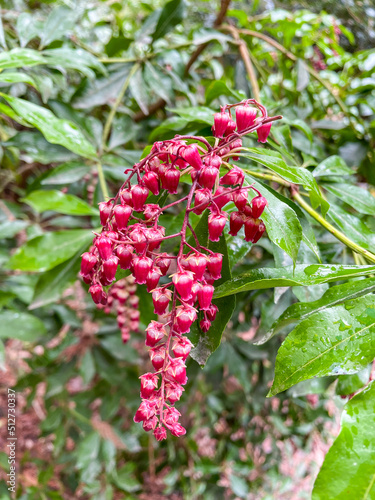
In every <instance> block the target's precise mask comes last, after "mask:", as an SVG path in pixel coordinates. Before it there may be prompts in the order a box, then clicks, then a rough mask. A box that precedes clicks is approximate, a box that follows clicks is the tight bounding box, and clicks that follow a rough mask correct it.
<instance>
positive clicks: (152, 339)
mask: <svg viewBox="0 0 375 500" xmlns="http://www.w3.org/2000/svg"><path fill="white" fill-rule="evenodd" d="M146 332H147V334H146V341H145V344H146V345H147V346H148V347H154V346H155V345H156V344H157V343H158V342H159V341H160V340H161V339H163V338H164V336H165V335H167V332H166V330H165V327H164V325H163V324H162V323H159V322H158V321H151V323H150V324H149V325H148V327H147V328H146Z"/></svg>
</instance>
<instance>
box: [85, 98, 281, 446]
mask: <svg viewBox="0 0 375 500" xmlns="http://www.w3.org/2000/svg"><path fill="white" fill-rule="evenodd" d="M251 105H253V106H255V107H253V106H251ZM232 108H236V121H234V120H233V119H232V116H231V109H232ZM258 110H259V111H260V112H261V116H257V115H258ZM279 118H280V117H272V118H269V117H268V116H267V112H266V110H265V108H264V107H263V106H262V105H261V104H259V103H257V102H256V101H254V100H252V99H251V100H248V101H245V102H244V103H238V104H236V105H227V106H225V107H224V108H223V109H222V110H221V112H220V113H217V114H216V115H215V116H214V126H213V135H214V137H215V138H216V139H215V143H214V145H211V143H210V142H209V141H207V140H206V139H205V138H203V137H196V136H177V137H175V138H174V139H171V140H167V141H163V142H156V143H155V144H154V145H153V147H152V149H151V152H150V153H149V155H147V156H146V157H145V158H144V159H143V160H141V161H140V162H139V163H137V164H136V165H134V167H133V168H132V169H129V170H127V171H125V173H128V174H129V175H128V178H127V180H126V181H125V183H124V184H123V185H122V187H121V189H120V190H119V192H118V193H117V195H116V197H115V198H112V199H110V200H108V201H107V202H103V203H100V205H99V210H100V220H101V224H102V226H103V230H102V232H101V233H100V234H96V236H95V239H94V246H93V248H92V249H91V251H90V252H87V253H85V254H84V255H83V256H82V266H81V275H82V277H83V279H84V281H85V282H86V283H88V284H90V285H91V286H90V288H89V292H90V294H91V296H92V299H93V301H94V302H95V303H96V304H102V305H104V307H108V306H106V304H108V300H111V298H112V300H113V299H116V300H117V302H118V303H119V307H123V304H122V303H121V300H122V299H121V297H122V295H121V294H122V292H121V290H122V289H121V287H120V289H118V290H117V291H116V294H115V295H113V292H111V291H110V292H109V295H108V293H107V292H106V291H105V289H104V287H106V286H108V285H111V284H112V283H113V282H114V280H115V276H116V272H117V269H118V267H120V268H121V269H124V270H129V271H130V273H131V275H132V276H133V277H134V282H135V283H137V284H140V285H142V284H145V285H146V286H147V290H148V292H150V293H152V301H153V306H154V313H155V314H156V315H157V316H158V321H151V323H150V324H149V325H148V327H147V328H146V341H145V343H146V346H147V347H149V348H150V349H149V355H150V361H151V365H152V367H153V371H149V372H148V373H145V374H144V375H142V376H141V377H140V378H141V398H142V402H141V405H140V407H139V408H138V410H137V412H136V414H135V417H134V420H135V422H142V424H143V428H144V429H145V430H146V431H153V432H154V435H155V437H156V439H157V440H163V439H165V438H166V436H167V429H168V430H169V431H170V432H171V434H173V435H174V436H181V435H183V434H185V432H186V430H185V428H184V427H183V426H182V425H181V424H180V423H179V418H180V416H181V415H180V413H179V411H178V410H177V409H176V408H175V406H174V405H175V403H176V402H177V401H178V400H179V399H180V398H181V395H182V392H183V391H184V389H183V386H184V385H185V384H186V382H187V376H186V359H187V357H188V355H189V353H190V350H191V349H192V347H193V346H192V343H191V341H190V340H189V339H188V338H187V336H186V335H187V334H189V332H190V328H191V326H192V324H193V323H194V322H195V321H196V320H197V319H198V316H200V320H199V326H200V329H201V331H202V332H207V331H208V330H209V329H210V327H211V323H212V322H213V321H214V320H215V317H216V314H217V312H218V308H217V306H216V305H215V304H213V303H212V298H213V294H214V286H213V284H214V282H215V281H216V280H218V279H219V278H220V277H221V268H222V261H223V256H222V255H221V254H219V253H214V252H213V251H212V250H210V249H208V248H205V247H203V246H202V245H201V243H200V242H199V239H198V237H197V235H196V234H195V231H194V229H193V227H192V226H191V224H190V221H189V215H190V213H191V212H194V213H195V214H197V215H200V214H202V213H203V211H204V210H206V209H208V210H209V215H208V234H209V239H210V240H211V241H219V239H220V237H221V235H222V233H223V231H224V228H225V225H226V222H227V220H228V214H227V213H226V212H225V211H224V210H223V208H224V207H225V206H226V205H227V204H228V203H229V202H233V203H234V204H235V206H236V208H237V210H238V211H235V212H232V213H231V215H230V234H232V235H236V234H237V233H238V231H239V230H240V228H241V227H242V226H244V230H245V240H246V241H249V242H253V243H255V242H256V241H258V240H259V238H260V237H261V236H262V234H263V233H264V231H265V226H264V224H263V222H262V221H261V220H260V219H259V217H260V216H261V214H262V212H263V210H264V208H265V207H266V205H267V201H266V200H265V198H264V197H263V196H262V195H261V194H260V193H259V192H258V191H256V190H255V189H254V188H253V187H252V186H244V178H245V176H244V172H243V171H242V169H240V168H239V167H238V166H233V165H230V164H229V163H228V161H229V159H230V158H236V155H238V152H239V151H240V149H241V146H242V140H241V137H242V136H243V135H245V134H248V133H250V132H253V131H256V132H257V134H258V140H259V141H260V142H265V141H266V140H267V137H268V134H269V132H270V128H271V124H272V121H274V120H277V119H279ZM224 168H225V169H226V170H229V171H228V172H227V173H225V172H224V173H223V169H224ZM184 174H189V175H190V177H191V184H190V185H185V188H186V187H188V192H187V194H186V195H184V194H181V195H178V193H183V191H182V188H181V187H180V178H181V176H182V175H184ZM249 189H253V190H255V191H256V192H257V196H256V197H255V198H254V199H253V200H252V201H251V203H249V201H248V190H249ZM161 190H166V191H167V192H168V193H170V194H172V195H176V194H177V195H178V196H177V197H176V196H175V198H177V199H175V200H174V201H172V202H171V203H169V204H168V205H164V206H160V205H159V204H158V203H151V202H149V203H147V201H148V197H149V196H150V194H152V195H154V198H155V197H157V196H158V195H159V193H160V191H161ZM185 192H186V191H185ZM154 201H155V200H154ZM185 203H186V205H184V209H183V210H184V219H183V222H182V227H181V230H180V231H179V232H178V233H175V234H171V235H166V234H165V228H164V227H163V225H162V222H161V221H162V214H163V212H164V211H167V210H168V209H170V208H171V207H174V206H176V205H178V204H181V205H182V204H185ZM188 234H191V235H192V237H193V239H194V241H195V246H192V245H191V244H190V243H189V242H188ZM171 238H178V239H179V250H178V252H177V254H176V255H172V254H168V253H165V252H161V250H160V246H161V244H162V242H163V241H165V240H167V239H171ZM171 262H173V265H172V266H171ZM172 267H173V274H171V275H170V277H171V278H172V279H171V280H167V275H168V271H169V269H170V268H172ZM114 286H116V285H114ZM110 290H111V289H110ZM112 290H113V287H112ZM115 290H116V289H115ZM119 297H120V299H119ZM130 299H132V297H130ZM136 313H137V318H139V315H138V311H136ZM121 317H122V309H121V312H120V314H119V316H118V319H119V318H121ZM134 317H135V316H134ZM120 323H122V320H121V322H119V326H120V328H124V325H121V324H120ZM128 333H129V332H127V330H126V331H123V337H124V336H125V338H126V339H127V335H128Z"/></svg>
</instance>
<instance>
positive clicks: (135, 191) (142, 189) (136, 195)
mask: <svg viewBox="0 0 375 500" xmlns="http://www.w3.org/2000/svg"><path fill="white" fill-rule="evenodd" d="M131 195H132V200H133V207H134V210H135V211H136V212H141V211H142V210H143V207H144V204H145V201H146V200H147V196H148V189H147V188H146V186H140V185H139V184H136V185H134V186H133V187H132V189H131Z"/></svg>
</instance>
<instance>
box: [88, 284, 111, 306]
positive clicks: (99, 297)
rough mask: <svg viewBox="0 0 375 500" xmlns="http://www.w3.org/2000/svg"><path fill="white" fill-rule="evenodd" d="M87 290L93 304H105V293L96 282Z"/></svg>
mask: <svg viewBox="0 0 375 500" xmlns="http://www.w3.org/2000/svg"><path fill="white" fill-rule="evenodd" d="M89 292H90V294H91V298H92V300H93V301H94V302H95V304H103V305H105V304H106V303H107V294H106V293H105V292H104V290H103V287H102V286H101V285H99V284H98V283H97V284H96V285H91V286H90V288H89Z"/></svg>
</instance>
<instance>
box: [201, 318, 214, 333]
mask: <svg viewBox="0 0 375 500" xmlns="http://www.w3.org/2000/svg"><path fill="white" fill-rule="evenodd" d="M199 326H200V328H201V330H202V332H203V333H207V332H208V330H209V329H210V328H211V321H209V320H208V319H202V320H201V322H200V323H199Z"/></svg>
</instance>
